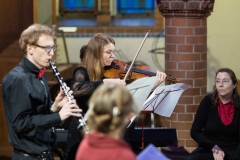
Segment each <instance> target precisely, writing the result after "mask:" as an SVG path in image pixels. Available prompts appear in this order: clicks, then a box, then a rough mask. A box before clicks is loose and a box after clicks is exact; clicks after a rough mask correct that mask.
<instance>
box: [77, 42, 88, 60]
mask: <svg viewBox="0 0 240 160" xmlns="http://www.w3.org/2000/svg"><path fill="white" fill-rule="evenodd" d="M86 49H87V45H83V46H82V48H81V49H80V54H79V58H80V60H83V58H84V56H85V53H86Z"/></svg>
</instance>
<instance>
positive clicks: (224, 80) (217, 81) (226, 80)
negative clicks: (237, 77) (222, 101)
mask: <svg viewBox="0 0 240 160" xmlns="http://www.w3.org/2000/svg"><path fill="white" fill-rule="evenodd" d="M230 81H231V80H230V79H223V80H222V81H221V80H218V79H217V80H215V84H217V85H220V84H224V85H225V84H228V83H229V82H230Z"/></svg>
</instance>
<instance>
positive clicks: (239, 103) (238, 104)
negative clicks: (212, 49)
mask: <svg viewBox="0 0 240 160" xmlns="http://www.w3.org/2000/svg"><path fill="white" fill-rule="evenodd" d="M219 72H226V73H227V74H229V76H230V79H231V81H232V84H233V85H236V87H235V88H234V89H233V93H232V102H233V107H234V108H240V96H239V93H238V90H237V85H238V84H237V77H236V75H235V73H234V72H233V71H232V70H231V69H229V68H221V69H219V70H218V71H217V72H216V75H215V78H216V77H217V74H218V73H219ZM213 90H214V91H213V95H212V102H213V107H217V106H218V98H217V97H218V91H217V89H216V84H214V87H213Z"/></svg>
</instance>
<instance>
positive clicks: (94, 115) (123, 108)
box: [87, 84, 138, 134]
mask: <svg viewBox="0 0 240 160" xmlns="http://www.w3.org/2000/svg"><path fill="white" fill-rule="evenodd" d="M89 107H90V108H89V115H88V117H87V119H88V120H87V123H88V126H89V128H90V129H93V130H95V131H97V132H101V133H106V134H107V133H110V132H111V131H114V130H116V129H118V128H119V127H123V126H125V125H126V121H125V119H126V118H127V117H129V116H130V115H131V114H134V115H136V114H138V107H137V106H136V104H135V102H134V100H133V97H132V95H131V94H130V92H129V91H128V90H127V88H126V87H125V86H122V85H118V84H102V85H101V86H100V87H99V88H97V89H96V90H95V92H94V93H93V95H92V97H91V98H90V100H89Z"/></svg>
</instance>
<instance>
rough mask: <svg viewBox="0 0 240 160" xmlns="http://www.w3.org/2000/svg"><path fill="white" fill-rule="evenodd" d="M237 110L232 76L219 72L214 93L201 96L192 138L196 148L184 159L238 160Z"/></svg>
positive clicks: (226, 71)
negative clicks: (202, 97) (196, 144)
mask: <svg viewBox="0 0 240 160" xmlns="http://www.w3.org/2000/svg"><path fill="white" fill-rule="evenodd" d="M239 107H240V96H239V94H238V91H237V78H236V76H235V73H234V72H233V71H232V70H231V69H229V68H222V69H219V70H218V71H217V73H216V76H215V85H214V91H213V93H212V94H209V95H207V96H205V97H204V99H203V100H202V102H201V103H200V105H199V108H198V110H197V113H196V116H195V119H194V121H193V125H192V128H191V136H192V138H193V139H194V140H195V141H196V142H197V143H198V144H199V146H198V147H197V149H196V150H194V151H193V152H192V153H191V154H190V155H189V157H187V160H223V159H224V160H237V159H240V111H239Z"/></svg>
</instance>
